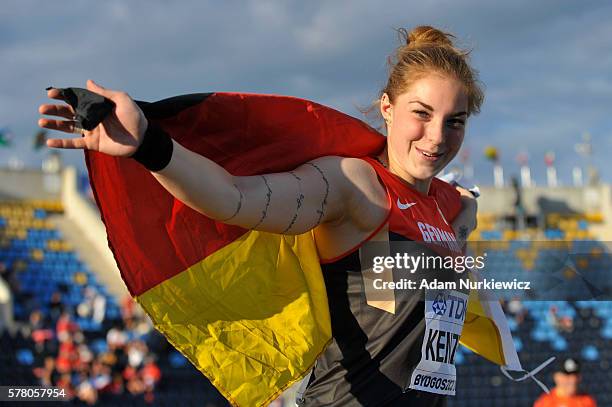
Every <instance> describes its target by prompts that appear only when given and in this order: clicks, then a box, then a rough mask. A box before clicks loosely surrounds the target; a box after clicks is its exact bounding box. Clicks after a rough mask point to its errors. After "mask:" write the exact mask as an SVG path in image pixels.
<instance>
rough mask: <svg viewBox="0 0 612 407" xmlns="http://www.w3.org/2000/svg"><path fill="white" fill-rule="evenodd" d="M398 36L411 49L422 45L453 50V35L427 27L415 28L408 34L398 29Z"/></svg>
mask: <svg viewBox="0 0 612 407" xmlns="http://www.w3.org/2000/svg"><path fill="white" fill-rule="evenodd" d="M400 35H402V37H403V39H404V40H405V41H406V45H407V46H409V47H411V48H416V47H421V46H423V45H435V46H447V47H451V48H454V46H453V40H452V39H453V38H455V36H454V35H452V34H449V33H445V32H443V31H440V30H438V29H437V28H433V27H431V26H428V25H421V26H419V27H415V28H414V29H413V30H412V31H410V32H408V31H407V30H405V29H400Z"/></svg>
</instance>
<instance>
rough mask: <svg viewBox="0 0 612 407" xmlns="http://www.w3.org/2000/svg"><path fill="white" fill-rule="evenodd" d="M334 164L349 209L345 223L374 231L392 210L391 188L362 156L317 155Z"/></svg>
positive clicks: (331, 165)
mask: <svg viewBox="0 0 612 407" xmlns="http://www.w3.org/2000/svg"><path fill="white" fill-rule="evenodd" d="M316 161H318V162H320V163H321V164H322V165H323V166H325V167H332V168H334V169H335V170H336V171H334V172H335V176H337V177H339V178H340V179H341V181H340V184H341V185H342V188H343V189H344V191H343V194H342V195H343V198H344V199H346V202H345V205H343V207H344V209H345V213H344V214H343V215H344V216H342V218H341V219H340V222H341V223H345V224H346V223H350V224H353V225H354V226H356V227H357V228H358V229H360V230H364V231H371V230H373V229H375V228H376V227H378V226H379V224H380V222H382V220H383V219H384V217H385V216H386V213H387V211H388V202H387V192H386V190H385V188H384V186H383V185H382V184H381V183H380V181H379V179H378V176H377V175H376V171H374V168H372V166H371V165H370V164H369V163H368V162H366V161H365V160H363V159H361V158H351V157H338V156H327V157H322V158H320V159H317V160H316Z"/></svg>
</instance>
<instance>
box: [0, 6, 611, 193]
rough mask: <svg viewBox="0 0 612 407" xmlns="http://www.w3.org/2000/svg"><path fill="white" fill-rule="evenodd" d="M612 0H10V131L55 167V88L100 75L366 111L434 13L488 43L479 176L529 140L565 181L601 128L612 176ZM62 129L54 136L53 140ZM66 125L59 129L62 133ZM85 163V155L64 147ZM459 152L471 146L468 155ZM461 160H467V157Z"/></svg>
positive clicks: (534, 161)
mask: <svg viewBox="0 0 612 407" xmlns="http://www.w3.org/2000/svg"><path fill="white" fill-rule="evenodd" d="M610 21H612V2H608V1H582V2H577V1H562V0H555V1H549V0H544V1H537V2H536V1H533V0H528V1H522V0H521V1H512V2H490V1H489V2H487V1H475V0H464V1H456V0H422V1H419V2H416V1H406V0H404V1H389V0H386V1H385V2H374V1H365V0H364V1H331V0H330V1H322V0H311V1H280V0H279V1H269V0H252V1H237V0H235V1H201V0H186V1H180V2H179V1H171V0H163V1H162V0H149V1H142V0H141V1H137V0H135V1H130V2H127V1H125V2H121V1H113V0H108V1H104V2H100V1H85V0H82V1H62V2H42V1H30V0H9V1H6V0H4V1H3V2H2V7H1V8H0V60H1V61H2V68H1V70H0V128H8V129H9V130H10V132H11V134H12V137H13V147H12V148H10V149H8V148H0V166H2V167H4V166H6V165H7V164H8V162H9V160H11V158H13V159H15V158H17V159H19V160H21V161H22V162H23V163H24V164H25V166H26V167H37V168H40V163H41V160H42V159H43V157H45V155H47V154H48V153H49V149H47V148H44V149H42V150H40V151H34V150H33V149H32V142H33V135H34V133H35V132H36V131H37V126H36V121H37V119H38V117H39V115H38V112H37V108H38V105H39V104H41V103H45V102H46V92H45V90H44V89H45V88H46V87H47V86H50V85H52V86H55V87H68V86H77V87H84V86H85V81H86V80H87V79H89V78H91V79H94V80H96V81H97V82H98V83H100V84H102V85H103V86H105V87H107V88H111V89H121V90H124V91H126V92H128V93H129V94H130V95H131V96H132V97H134V98H135V99H139V100H147V101H153V100H158V99H163V98H166V97H170V96H174V95H178V94H184V93H195V92H210V91H236V92H255V93H273V94H285V95H292V96H298V97H302V98H305V99H310V100H314V101H317V102H319V103H322V104H325V105H328V106H331V107H334V108H336V109H338V110H341V111H343V112H345V113H348V114H350V115H353V116H356V117H358V118H361V119H366V118H364V117H363V115H362V114H361V113H360V109H362V108H364V107H367V106H368V105H369V104H370V103H371V102H372V101H373V100H375V99H376V98H377V96H378V93H379V91H380V89H381V88H382V87H383V86H384V85H385V83H386V79H387V72H388V67H387V58H388V57H389V56H390V55H391V54H392V53H393V51H394V49H395V48H396V47H397V46H398V45H399V42H398V38H397V35H396V32H395V31H394V30H395V29H396V28H399V27H405V28H408V29H410V28H411V27H414V26H417V25H433V26H435V27H438V28H441V29H443V30H445V31H449V32H452V33H454V34H455V36H456V37H457V39H458V45H460V46H463V47H467V48H470V49H472V54H471V55H472V57H471V58H472V63H473V66H474V67H475V68H476V69H477V70H478V71H479V72H480V79H481V80H482V82H483V83H484V84H485V102H484V105H483V108H482V111H481V113H480V114H479V115H477V116H473V117H471V118H470V120H469V123H468V126H467V131H466V138H465V141H464V146H463V148H464V149H465V151H468V152H469V156H470V161H471V162H472V165H473V166H474V168H475V174H476V175H475V180H476V181H477V182H478V183H480V184H483V185H486V184H491V183H492V182H493V176H492V164H491V163H490V162H487V161H486V160H485V159H484V156H483V150H484V148H485V147H486V146H488V145H492V146H495V147H497V148H498V150H499V153H500V157H501V161H500V162H501V164H502V166H503V167H504V171H505V175H506V178H509V177H510V176H511V175H513V174H518V171H519V165H518V163H517V160H516V157H517V155H518V154H520V153H522V152H526V153H528V156H529V165H530V167H531V170H532V175H533V177H534V179H535V181H536V183H537V184H538V185H543V184H545V182H546V178H545V164H544V155H545V153H546V152H548V151H553V152H554V153H555V157H556V161H555V166H556V167H557V173H558V176H559V179H560V181H561V183H563V184H565V185H569V184H571V182H572V178H571V171H572V168H573V167H575V166H582V167H585V166H586V165H587V161H586V159H585V158H583V157H580V156H579V155H577V154H576V152H575V145H576V144H577V143H579V142H580V141H581V140H582V136H583V134H585V133H587V132H588V133H589V134H590V135H591V137H592V143H593V155H592V158H591V163H592V164H593V165H594V166H595V167H596V168H597V169H598V170H599V171H600V173H601V177H602V179H603V180H604V181H605V182H608V183H609V182H610V181H612V166H610V165H609V164H608V162H609V157H612V114H611V113H612V24H610ZM53 136H54V135H52V137H53ZM57 136H59V135H57ZM62 158H63V160H64V162H65V163H67V164H72V165H76V166H78V168H80V169H81V170H83V171H84V162H83V161H84V160H83V152H82V151H78V150H65V151H62ZM455 163H457V164H458V163H459V159H458V158H457V159H455ZM453 165H455V164H453V163H452V164H451V167H452V166H453Z"/></svg>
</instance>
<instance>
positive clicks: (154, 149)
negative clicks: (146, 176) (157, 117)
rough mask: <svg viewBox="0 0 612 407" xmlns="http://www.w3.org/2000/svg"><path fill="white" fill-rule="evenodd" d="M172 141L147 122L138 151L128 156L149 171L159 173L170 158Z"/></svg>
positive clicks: (153, 124)
mask: <svg viewBox="0 0 612 407" xmlns="http://www.w3.org/2000/svg"><path fill="white" fill-rule="evenodd" d="M172 150H173V144H172V139H171V138H170V136H169V135H168V133H166V132H165V131H164V130H163V129H162V128H161V127H159V126H158V125H156V124H155V123H151V122H149V126H148V127H147V131H145V134H144V139H143V140H142V143H141V144H140V147H138V150H136V152H135V153H134V154H132V155H131V156H130V158H133V159H134V160H136V161H138V162H139V163H140V164H142V165H144V167H145V168H146V169H147V170H149V171H161V170H163V169H164V168H166V166H167V165H168V163H170V159H171V158H172Z"/></svg>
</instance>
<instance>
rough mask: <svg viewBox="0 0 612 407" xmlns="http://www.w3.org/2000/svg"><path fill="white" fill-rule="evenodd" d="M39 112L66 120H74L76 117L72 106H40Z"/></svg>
mask: <svg viewBox="0 0 612 407" xmlns="http://www.w3.org/2000/svg"><path fill="white" fill-rule="evenodd" d="M38 112H39V113H40V114H46V115H49V116H59V117H64V118H66V119H72V118H73V117H74V109H72V106H70V105H48V104H45V105H40V107H39V108H38Z"/></svg>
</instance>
